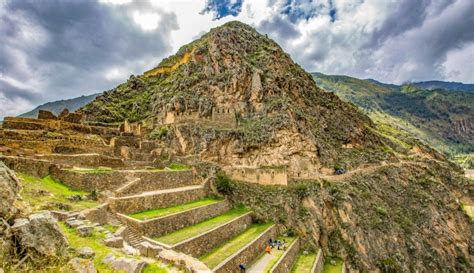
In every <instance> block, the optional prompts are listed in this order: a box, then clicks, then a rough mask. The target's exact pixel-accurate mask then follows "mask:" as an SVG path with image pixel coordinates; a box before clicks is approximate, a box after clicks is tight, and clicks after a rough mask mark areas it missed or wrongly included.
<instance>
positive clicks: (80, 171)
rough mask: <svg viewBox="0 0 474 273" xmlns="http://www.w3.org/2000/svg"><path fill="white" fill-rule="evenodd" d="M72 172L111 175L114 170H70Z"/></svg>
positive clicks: (105, 168)
mask: <svg viewBox="0 0 474 273" xmlns="http://www.w3.org/2000/svg"><path fill="white" fill-rule="evenodd" d="M69 170H70V171H73V172H78V173H109V172H113V171H114V170H113V169H112V168H108V167H99V168H95V169H82V168H81V169H69Z"/></svg>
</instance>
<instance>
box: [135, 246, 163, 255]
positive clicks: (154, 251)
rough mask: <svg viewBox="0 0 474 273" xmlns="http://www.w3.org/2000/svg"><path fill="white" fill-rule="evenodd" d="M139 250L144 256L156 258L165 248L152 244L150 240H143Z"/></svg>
mask: <svg viewBox="0 0 474 273" xmlns="http://www.w3.org/2000/svg"><path fill="white" fill-rule="evenodd" d="M138 250H139V251H140V255H142V256H145V257H150V258H155V257H156V256H158V254H159V253H160V252H161V251H162V250H163V248H162V247H160V246H157V245H152V244H150V243H149V242H142V243H140V245H139V246H138Z"/></svg>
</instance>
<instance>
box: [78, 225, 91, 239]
mask: <svg viewBox="0 0 474 273" xmlns="http://www.w3.org/2000/svg"><path fill="white" fill-rule="evenodd" d="M93 231H94V228H93V227H92V226H88V225H82V226H78V227H77V233H78V234H79V236H82V237H89V236H91V235H92V232H93Z"/></svg>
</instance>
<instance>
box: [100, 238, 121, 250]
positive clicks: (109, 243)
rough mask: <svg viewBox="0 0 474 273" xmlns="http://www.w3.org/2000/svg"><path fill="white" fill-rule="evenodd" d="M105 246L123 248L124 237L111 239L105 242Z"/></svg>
mask: <svg viewBox="0 0 474 273" xmlns="http://www.w3.org/2000/svg"><path fill="white" fill-rule="evenodd" d="M104 244H105V245H106V246H108V247H115V248H122V247H123V238H122V237H115V236H114V237H111V238H108V239H105V240H104Z"/></svg>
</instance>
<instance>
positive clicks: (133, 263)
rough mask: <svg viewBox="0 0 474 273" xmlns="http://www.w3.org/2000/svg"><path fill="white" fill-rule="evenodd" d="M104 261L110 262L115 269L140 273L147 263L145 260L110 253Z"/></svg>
mask: <svg viewBox="0 0 474 273" xmlns="http://www.w3.org/2000/svg"><path fill="white" fill-rule="evenodd" d="M102 263H104V264H108V265H109V266H110V267H111V268H112V269H113V270H115V271H118V272H126V273H140V272H142V270H143V269H144V268H145V266H146V265H147V263H146V262H145V261H143V260H136V259H131V258H124V257H120V258H116V257H115V256H114V255H112V254H108V255H107V256H105V258H104V259H103V260H102Z"/></svg>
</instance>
